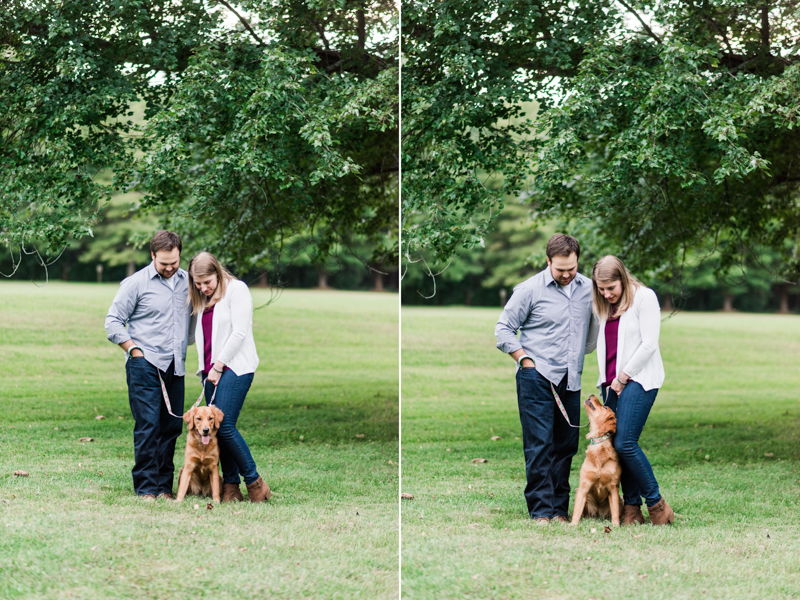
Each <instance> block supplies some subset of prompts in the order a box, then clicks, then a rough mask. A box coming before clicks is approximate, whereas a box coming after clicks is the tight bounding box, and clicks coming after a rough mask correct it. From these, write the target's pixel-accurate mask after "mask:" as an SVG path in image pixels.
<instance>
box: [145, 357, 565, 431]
mask: <svg viewBox="0 0 800 600" xmlns="http://www.w3.org/2000/svg"><path fill="white" fill-rule="evenodd" d="M156 371H158V380H159V381H160V382H161V393H162V394H164V403H165V404H166V405H167V412H168V413H169V414H171V415H172V416H173V417H175V418H176V419H182V418H183V416H179V415H176V414H175V413H174V412H172V405H171V404H170V403H169V394H167V386H166V385H164V380H163V379H161V371H159V369H158V367H156ZM206 381H208V378H207V377H206V379H205V381H203V390H202V391H201V392H200V397H199V398H198V399H197V402H195V403H194V404H193V405H192V408H197V407H198V406H200V402H201V401H202V400H203V396H205V395H206ZM216 395H217V386H216V385H215V386H214V392H213V393H212V394H211V400H210V401H209V402H208V403H207V404H206V406H211V405H212V404H214V397H215V396H216ZM192 408H190V409H189V410H192ZM189 410H187V411H186V412H189ZM564 414H565V415H566V413H564Z"/></svg>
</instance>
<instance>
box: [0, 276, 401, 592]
mask: <svg viewBox="0 0 800 600" xmlns="http://www.w3.org/2000/svg"><path fill="white" fill-rule="evenodd" d="M117 289H118V285H116V284H103V285H90V284H64V283H60V282H58V283H57V282H51V283H49V284H47V285H46V286H44V287H36V286H35V285H34V284H32V283H16V282H15V283H5V282H4V283H0V369H2V373H3V377H2V383H0V400H1V401H2V427H0V598H3V599H6V598H42V599H45V598H47V599H52V598H86V599H95V598H104V599H105V598H174V599H181V598H192V599H198V598H214V599H221V598H256V597H259V598H263V597H269V598H276V599H278V598H291V599H293V600H297V599H301V598H342V599H351V598H364V599H374V598H395V597H397V596H398V578H399V576H398V521H399V508H398V489H399V488H398V480H399V479H398V464H397V463H398V459H399V456H398V403H399V400H398V378H399V371H398V359H399V356H398V355H399V351H398V334H399V331H398V304H397V302H398V301H397V295H395V294H370V293H348V292H318V291H291V290H286V291H284V292H283V293H282V294H281V295H280V296H278V297H277V299H275V301H274V302H272V303H271V304H270V305H269V306H266V307H264V308H261V309H260V310H256V312H255V320H254V332H255V337H256V345H257V348H258V353H259V357H260V365H259V368H258V372H257V373H256V375H255V379H254V382H253V386H252V388H251V389H250V392H249V394H248V396H247V399H246V401H245V404H244V408H243V410H242V413H241V416H240V419H239V429H240V431H241V432H242V434H243V436H244V437H245V439H246V440H247V442H248V444H249V445H250V449H251V451H252V453H253V456H254V459H255V461H256V464H257V466H258V469H259V473H260V474H261V475H262V477H263V478H264V480H265V481H266V482H267V483H268V484H269V485H270V487H271V488H272V493H273V495H272V499H271V500H270V501H269V502H267V503H264V504H250V503H248V502H244V503H238V504H225V505H221V506H218V505H215V506H213V509H211V510H209V509H207V507H206V504H207V502H208V501H210V499H209V500H206V499H202V498H191V497H187V499H186V500H185V501H184V502H183V503H181V504H178V503H176V502H167V501H161V500H159V501H157V502H155V503H149V504H148V503H144V502H143V501H141V500H140V499H138V498H136V497H135V496H134V494H133V486H132V481H131V475H130V470H131V468H132V466H133V419H132V417H131V413H130V408H129V404H128V395H127V387H126V384H125V367H124V358H123V353H122V351H121V350H120V349H119V348H118V347H117V346H115V345H113V344H111V343H110V342H108V341H107V340H106V333H105V330H104V327H103V322H104V319H105V315H106V312H107V309H108V307H109V305H110V304H111V301H112V299H113V297H114V295H115V293H116V291H117ZM252 292H253V297H254V301H255V305H256V306H259V305H262V304H264V303H266V302H267V301H268V300H269V299H270V293H269V291H268V290H259V289H253V290H252ZM187 363H188V365H189V366H190V369H191V371H192V372H193V371H194V368H195V366H196V364H197V353H196V349H195V347H194V346H190V347H189V351H188V355H187ZM187 370H188V369H187ZM186 390H187V391H186V406H187V408H188V406H190V405H191V404H192V403H193V402H194V400H195V399H196V398H197V397H198V395H199V394H200V390H201V387H200V383H199V380H198V379H197V378H196V377H195V376H194V375H188V374H187V378H186ZM100 415H102V416H103V417H105V418H104V419H99V420H98V419H97V417H98V416H100ZM185 431H186V430H185V426H184V433H183V434H182V435H181V437H180V438H179V439H178V445H177V450H176V453H175V462H176V478H175V483H174V489H175V491H176V492H177V486H178V481H177V467H179V466H180V465H181V464H182V463H183V449H184V446H185V441H186V433H185ZM362 435H363V437H359V436H362ZM81 437H91V438H94V441H93V442H80V441H79V438H81ZM16 470H24V471H27V472H28V473H29V476H28V477H17V476H14V475H13V472H14V471H16ZM242 490H243V492H244V493H245V497H246V496H247V494H246V490H245V488H244V485H242ZM195 505H197V508H195Z"/></svg>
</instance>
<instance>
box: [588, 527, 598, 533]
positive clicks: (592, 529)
mask: <svg viewBox="0 0 800 600" xmlns="http://www.w3.org/2000/svg"><path fill="white" fill-rule="evenodd" d="M589 533H597V529H596V528H594V527H592V528H591V529H590V530H589Z"/></svg>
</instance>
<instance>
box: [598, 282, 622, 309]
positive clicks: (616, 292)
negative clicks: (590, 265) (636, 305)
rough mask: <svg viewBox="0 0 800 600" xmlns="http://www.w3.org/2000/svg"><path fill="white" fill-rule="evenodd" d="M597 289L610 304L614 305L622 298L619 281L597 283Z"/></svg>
mask: <svg viewBox="0 0 800 600" xmlns="http://www.w3.org/2000/svg"><path fill="white" fill-rule="evenodd" d="M597 289H598V290H599V291H600V293H601V294H602V295H603V298H605V299H606V300H608V302H609V303H610V304H616V303H617V302H619V299H620V297H621V296H622V282H621V281H598V282H597Z"/></svg>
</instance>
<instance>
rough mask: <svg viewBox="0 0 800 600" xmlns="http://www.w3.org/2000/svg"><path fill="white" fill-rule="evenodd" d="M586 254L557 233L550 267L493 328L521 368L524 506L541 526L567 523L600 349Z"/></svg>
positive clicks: (527, 284) (523, 287)
mask: <svg viewBox="0 0 800 600" xmlns="http://www.w3.org/2000/svg"><path fill="white" fill-rule="evenodd" d="M580 255H581V248H580V245H579V244H578V240H576V239H575V238H574V237H571V236H568V235H564V234H560V233H557V234H556V235H554V236H553V237H552V238H550V241H549V242H548V243H547V268H546V269H544V270H543V271H542V272H540V273H538V274H536V275H534V276H533V277H531V278H530V279H528V280H527V281H524V282H523V283H521V284H519V285H518V286H517V287H515V288H514V293H513V294H512V295H511V298H510V299H509V301H508V304H506V306H505V309H504V310H503V313H502V314H501V315H500V320H499V321H498V322H497V327H496V328H495V336H496V337H497V347H498V348H499V349H500V350H502V351H503V352H505V353H507V354H510V355H511V357H512V358H513V359H514V362H516V363H517V367H518V369H517V401H518V404H519V417H520V421H521V423H522V436H523V437H522V440H523V441H522V444H523V449H524V451H525V475H526V477H527V480H528V483H527V485H526V486H525V500H526V501H527V503H528V513H529V514H530V516H531V518H532V519H534V520H535V521H536V522H537V523H540V524H547V523H549V522H550V521H551V520H555V519H558V520H559V521H564V522H566V521H567V520H568V518H567V517H568V515H567V511H568V509H569V470H570V465H571V463H572V457H573V456H575V453H576V452H577V451H578V429H577V428H574V427H571V426H570V425H578V424H579V421H580V391H581V373H582V371H583V358H584V354H586V353H589V352H592V351H594V349H595V346H596V344H597V328H598V325H597V320H596V319H595V318H594V317H593V316H592V280H591V279H589V278H588V277H585V276H583V275H581V274H579V273H578V258H579V257H580ZM517 331H520V332H521V333H520V337H519V339H517V337H516V334H517ZM554 393H555V394H557V395H558V397H559V398H560V400H561V402H562V404H563V405H564V407H565V409H566V412H567V415H568V416H569V422H567V419H565V418H564V415H563V414H562V413H561V410H560V408H559V407H558V404H557V402H556V398H555V395H554Z"/></svg>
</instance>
